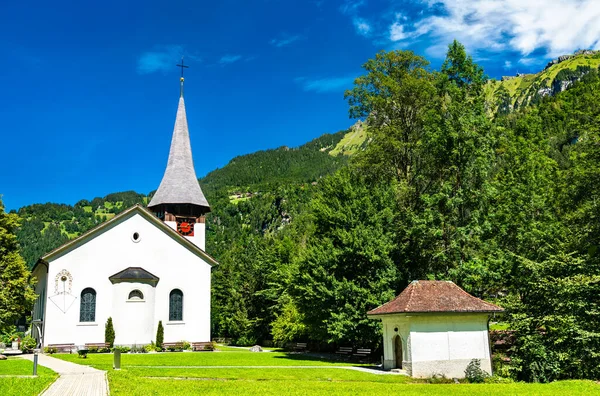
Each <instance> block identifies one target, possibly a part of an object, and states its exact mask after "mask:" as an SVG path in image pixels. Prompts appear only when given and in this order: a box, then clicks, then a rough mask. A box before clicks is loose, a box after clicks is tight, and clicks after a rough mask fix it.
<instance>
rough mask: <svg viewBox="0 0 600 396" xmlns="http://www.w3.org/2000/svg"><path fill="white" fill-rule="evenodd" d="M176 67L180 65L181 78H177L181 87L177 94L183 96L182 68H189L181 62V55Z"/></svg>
mask: <svg viewBox="0 0 600 396" xmlns="http://www.w3.org/2000/svg"><path fill="white" fill-rule="evenodd" d="M177 67H181V78H180V79H179V81H180V82H181V87H180V90H179V96H183V69H189V68H190V67H189V66H187V65H185V64H184V63H183V56H182V57H181V63H180V64H178V65H177Z"/></svg>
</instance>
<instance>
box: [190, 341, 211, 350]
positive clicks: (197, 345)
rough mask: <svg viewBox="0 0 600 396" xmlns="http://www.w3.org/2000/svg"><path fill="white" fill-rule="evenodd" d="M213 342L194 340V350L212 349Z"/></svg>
mask: <svg viewBox="0 0 600 396" xmlns="http://www.w3.org/2000/svg"><path fill="white" fill-rule="evenodd" d="M213 349H214V348H213V344H212V342H192V351H212V350H213Z"/></svg>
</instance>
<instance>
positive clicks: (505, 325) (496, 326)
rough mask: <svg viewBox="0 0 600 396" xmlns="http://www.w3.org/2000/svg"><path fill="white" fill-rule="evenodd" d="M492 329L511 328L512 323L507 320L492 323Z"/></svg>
mask: <svg viewBox="0 0 600 396" xmlns="http://www.w3.org/2000/svg"><path fill="white" fill-rule="evenodd" d="M490 330H510V324H509V323H505V322H498V323H490Z"/></svg>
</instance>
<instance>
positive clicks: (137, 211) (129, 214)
mask: <svg viewBox="0 0 600 396" xmlns="http://www.w3.org/2000/svg"><path fill="white" fill-rule="evenodd" d="M136 215H139V217H141V218H143V219H145V220H146V223H148V224H150V225H152V226H154V227H156V228H158V229H159V230H160V231H162V232H163V233H164V234H165V235H166V236H168V237H169V238H171V239H172V240H174V241H176V242H177V243H178V244H179V245H181V246H182V247H183V248H185V249H187V250H188V251H190V252H191V253H193V254H194V255H196V256H198V257H199V258H201V259H202V260H203V261H204V262H206V263H207V264H209V265H210V266H212V265H217V264H218V262H217V261H216V260H215V259H214V258H213V257H211V256H210V255H209V254H207V253H206V252H205V251H203V250H202V249H200V248H199V247H198V246H196V245H195V244H194V243H192V242H190V241H189V240H188V239H186V238H185V237H183V236H182V235H180V234H179V233H177V231H175V230H173V229H172V228H171V227H169V226H168V225H166V224H164V223H163V222H162V221H161V220H160V219H158V218H156V217H155V216H154V214H152V213H150V212H149V211H148V210H147V209H145V208H144V207H142V206H140V205H134V206H132V207H131V208H129V209H127V210H125V211H124V212H122V213H120V214H118V215H116V216H115V217H113V218H112V219H110V220H108V221H106V222H104V223H102V224H100V225H98V226H96V227H94V228H92V229H91V230H89V231H88V232H86V233H84V234H82V235H81V236H79V237H78V238H75V239H73V240H71V241H69V242H67V243H65V244H64V245H62V246H60V247H58V248H56V249H54V250H52V251H51V252H49V253H47V254H46V255H44V256H42V257H41V258H40V260H39V261H38V264H39V263H40V262H46V263H47V262H50V261H54V260H56V259H58V258H60V257H63V256H65V255H66V254H69V253H70V252H72V251H74V250H76V249H78V248H80V247H82V246H84V245H86V244H88V243H89V242H91V241H93V240H94V239H96V238H98V237H100V236H101V235H104V234H105V233H107V232H110V230H112V229H114V228H116V227H118V226H119V225H121V224H123V223H125V222H127V221H129V220H130V219H132V218H133V217H135V216H136ZM130 238H131V241H132V242H138V241H139V240H141V238H143V236H142V235H141V234H140V233H139V232H136V231H133V232H132V233H131V235H130ZM38 264H36V266H35V267H37V265H38ZM35 267H34V268H35Z"/></svg>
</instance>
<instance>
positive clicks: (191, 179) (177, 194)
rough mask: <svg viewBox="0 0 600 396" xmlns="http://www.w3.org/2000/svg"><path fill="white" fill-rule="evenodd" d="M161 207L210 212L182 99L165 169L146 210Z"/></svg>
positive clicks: (181, 99)
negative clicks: (185, 206)
mask: <svg viewBox="0 0 600 396" xmlns="http://www.w3.org/2000/svg"><path fill="white" fill-rule="evenodd" d="M162 204H191V205H196V206H199V207H201V208H202V209H203V211H204V212H209V211H210V205H209V204H208V201H207V200H206V198H205V197H204V193H202V189H201V188H200V185H199V184H198V178H197V177H196V171H195V170H194V161H193V159H192V147H191V144H190V132H189V130H188V123H187V117H186V115H185V102H184V100H183V95H182V96H181V97H180V98H179V107H178V108H177V117H176V118H175V127H174V129H173V138H172V139H171V150H170V151H169V160H168V161H167V169H166V170H165V174H164V176H163V178H162V181H161V182H160V185H159V186H158V190H156V193H155V194H154V196H153V197H152V200H151V201H150V204H148V207H149V208H152V207H154V206H158V205H162Z"/></svg>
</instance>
